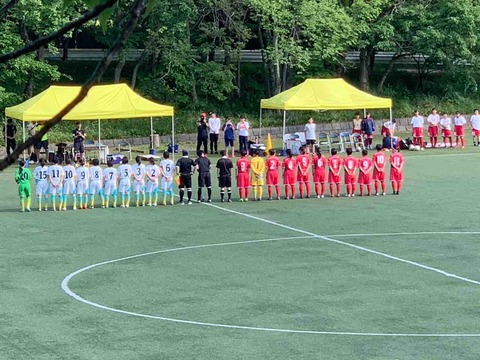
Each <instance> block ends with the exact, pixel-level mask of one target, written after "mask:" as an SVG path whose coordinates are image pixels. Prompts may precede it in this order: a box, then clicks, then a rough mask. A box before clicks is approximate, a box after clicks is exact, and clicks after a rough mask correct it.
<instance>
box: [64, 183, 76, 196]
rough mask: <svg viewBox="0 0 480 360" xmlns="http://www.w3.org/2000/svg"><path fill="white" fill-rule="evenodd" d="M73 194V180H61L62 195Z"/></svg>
mask: <svg viewBox="0 0 480 360" xmlns="http://www.w3.org/2000/svg"><path fill="white" fill-rule="evenodd" d="M73 194H75V183H74V182H73V180H66V181H64V182H63V195H73Z"/></svg>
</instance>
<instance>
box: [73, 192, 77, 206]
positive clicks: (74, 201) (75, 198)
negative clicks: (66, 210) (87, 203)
mask: <svg viewBox="0 0 480 360" xmlns="http://www.w3.org/2000/svg"><path fill="white" fill-rule="evenodd" d="M72 199H73V207H74V208H76V207H77V195H75V194H73V195H72Z"/></svg>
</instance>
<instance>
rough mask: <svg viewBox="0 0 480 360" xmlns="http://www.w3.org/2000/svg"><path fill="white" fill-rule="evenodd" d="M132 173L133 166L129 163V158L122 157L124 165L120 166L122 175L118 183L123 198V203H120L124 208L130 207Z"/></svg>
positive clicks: (119, 173) (119, 174)
mask: <svg viewBox="0 0 480 360" xmlns="http://www.w3.org/2000/svg"><path fill="white" fill-rule="evenodd" d="M132 175H133V169H132V166H131V165H130V164H129V163H128V158H127V157H126V156H124V157H123V159H122V165H120V166H119V167H118V176H119V177H120V182H119V184H118V192H119V193H120V198H121V199H122V204H121V205H120V207H122V208H128V207H130V190H131V187H132Z"/></svg>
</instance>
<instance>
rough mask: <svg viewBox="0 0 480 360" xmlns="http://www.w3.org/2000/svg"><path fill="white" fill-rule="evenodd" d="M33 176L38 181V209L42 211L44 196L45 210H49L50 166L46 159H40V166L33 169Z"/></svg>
mask: <svg viewBox="0 0 480 360" xmlns="http://www.w3.org/2000/svg"><path fill="white" fill-rule="evenodd" d="M33 177H34V178H35V183H36V192H37V202H38V211H42V198H44V199H45V211H47V210H48V186H49V183H48V166H46V165H45V160H43V159H40V166H37V167H36V168H35V170H33Z"/></svg>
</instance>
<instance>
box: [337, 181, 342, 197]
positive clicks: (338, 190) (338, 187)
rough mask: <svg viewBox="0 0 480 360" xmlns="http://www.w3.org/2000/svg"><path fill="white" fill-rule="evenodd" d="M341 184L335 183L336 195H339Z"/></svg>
mask: <svg viewBox="0 0 480 360" xmlns="http://www.w3.org/2000/svg"><path fill="white" fill-rule="evenodd" d="M341 186H342V184H340V183H338V184H337V195H340V192H341Z"/></svg>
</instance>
